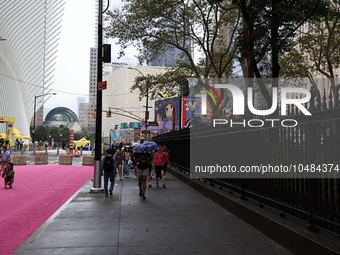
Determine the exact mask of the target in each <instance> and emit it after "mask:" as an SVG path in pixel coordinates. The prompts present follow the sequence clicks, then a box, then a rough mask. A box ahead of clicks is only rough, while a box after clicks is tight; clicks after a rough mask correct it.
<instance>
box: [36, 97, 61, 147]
mask: <svg viewBox="0 0 340 255" xmlns="http://www.w3.org/2000/svg"><path fill="white" fill-rule="evenodd" d="M56 94H57V93H47V94H42V95H39V96H34V114H33V130H32V144H33V153H35V144H34V138H35V121H36V118H37V117H36V106H37V98H39V97H43V96H47V95H56Z"/></svg>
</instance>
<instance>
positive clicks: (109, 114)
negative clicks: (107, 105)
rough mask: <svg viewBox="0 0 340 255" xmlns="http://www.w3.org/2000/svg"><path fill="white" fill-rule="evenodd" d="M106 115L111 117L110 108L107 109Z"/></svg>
mask: <svg viewBox="0 0 340 255" xmlns="http://www.w3.org/2000/svg"><path fill="white" fill-rule="evenodd" d="M106 117H108V118H111V111H110V110H108V111H106Z"/></svg>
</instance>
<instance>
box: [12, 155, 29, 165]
mask: <svg viewBox="0 0 340 255" xmlns="http://www.w3.org/2000/svg"><path fill="white" fill-rule="evenodd" d="M12 163H13V164H14V165H15V166H18V165H26V156H13V157H12Z"/></svg>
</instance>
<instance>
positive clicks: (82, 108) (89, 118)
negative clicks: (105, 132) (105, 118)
mask: <svg viewBox="0 0 340 255" xmlns="http://www.w3.org/2000/svg"><path fill="white" fill-rule="evenodd" d="M97 52H98V49H97V48H95V47H92V48H90V62H89V64H90V67H89V68H90V71H89V102H88V103H80V104H79V113H78V116H79V125H80V126H81V128H82V131H84V132H86V133H94V132H95V131H96V119H95V118H94V113H95V112H96V109H97V70H98V66H97V58H98V54H97Z"/></svg>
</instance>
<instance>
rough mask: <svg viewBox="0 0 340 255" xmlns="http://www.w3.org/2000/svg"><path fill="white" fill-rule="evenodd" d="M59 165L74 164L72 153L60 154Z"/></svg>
mask: <svg viewBox="0 0 340 255" xmlns="http://www.w3.org/2000/svg"><path fill="white" fill-rule="evenodd" d="M59 165H72V156H71V155H60V156H59Z"/></svg>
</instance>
